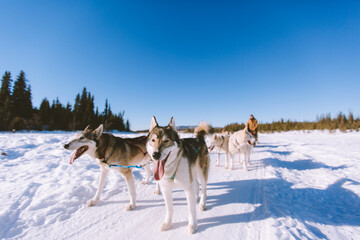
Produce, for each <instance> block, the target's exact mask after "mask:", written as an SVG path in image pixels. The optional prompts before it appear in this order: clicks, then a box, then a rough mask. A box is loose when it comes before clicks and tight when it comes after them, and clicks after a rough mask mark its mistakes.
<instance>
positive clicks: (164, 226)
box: [160, 222, 172, 232]
mask: <svg viewBox="0 0 360 240" xmlns="http://www.w3.org/2000/svg"><path fill="white" fill-rule="evenodd" d="M170 228H172V223H166V222H164V223H163V224H161V228H160V230H161V231H162V232H164V231H167V230H169V229H170Z"/></svg>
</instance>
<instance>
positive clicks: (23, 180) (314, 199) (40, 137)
mask: <svg viewBox="0 0 360 240" xmlns="http://www.w3.org/2000/svg"><path fill="white" fill-rule="evenodd" d="M74 135H75V134H74V133H61V132H60V133H16V134H12V133H1V134H0V152H1V153H3V152H6V154H7V156H4V155H1V156H0V192H1V194H0V202H1V204H0V239H49V240H50V239H137V240H141V239H146V240H149V239H184V238H185V239H207V240H210V239H224V237H225V236H226V239H359V236H360V185H359V183H360V147H359V146H360V133H357V132H350V133H340V132H336V133H329V132H320V131H315V132H312V133H303V132H288V133H274V134H263V135H260V136H259V140H260V143H259V145H258V146H257V147H256V148H255V149H254V153H253V155H252V163H253V164H252V166H250V168H249V171H248V172H244V171H243V169H241V167H240V165H239V164H238V163H237V164H236V168H235V170H226V169H224V168H223V167H219V168H216V167H215V160H216V155H215V154H213V153H212V154H211V169H210V179H209V184H208V187H209V190H208V201H207V205H208V210H207V211H205V212H198V232H197V233H196V234H194V235H192V236H190V235H189V234H188V233H187V228H186V225H187V205H186V201H185V195H184V193H183V192H182V191H180V190H175V191H174V193H173V197H174V204H175V206H174V211H175V215H174V219H173V220H174V226H173V229H171V230H170V231H168V232H160V231H159V228H160V224H161V222H162V220H163V217H164V214H165V207H164V201H163V198H162V196H157V195H154V194H153V191H154V186H155V185H154V182H152V183H151V184H149V185H142V184H140V181H141V179H142V174H145V173H144V171H143V170H136V171H135V172H134V175H135V178H136V185H137V193H138V195H137V208H136V209H135V210H133V211H126V210H125V205H126V204H127V203H128V201H129V197H128V192H127V188H126V185H125V182H124V180H123V178H122V177H121V176H120V175H118V174H117V173H115V172H114V173H110V174H109V177H108V180H107V182H106V185H105V189H104V193H103V196H102V201H101V202H99V204H98V205H96V206H94V207H86V205H85V204H86V202H87V200H89V199H90V198H92V197H93V195H94V194H95V191H96V187H97V179H98V173H99V168H98V166H97V165H96V164H94V163H93V162H92V160H90V158H88V157H87V156H83V157H81V158H80V159H78V160H76V162H75V163H74V164H73V165H69V157H70V154H71V153H70V152H69V151H65V150H64V149H63V148H62V146H63V144H64V143H65V142H67V141H68V140H69V139H71V138H72V137H73V136H74ZM117 135H121V134H117ZM122 136H125V135H122ZM127 136H129V135H127ZM131 136H135V135H131ZM223 159H224V156H222V162H221V163H222V166H223V164H224V161H223Z"/></svg>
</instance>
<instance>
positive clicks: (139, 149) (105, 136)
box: [64, 124, 151, 210]
mask: <svg viewBox="0 0 360 240" xmlns="http://www.w3.org/2000/svg"><path fill="white" fill-rule="evenodd" d="M64 148H65V149H67V150H75V151H74V152H73V154H72V155H71V158H70V164H72V163H73V162H74V161H75V159H77V158H79V157H80V156H81V155H83V154H84V153H86V154H87V155H89V156H90V157H91V158H93V159H94V160H96V161H97V164H99V166H100V178H99V186H98V189H97V191H96V194H95V196H94V198H92V199H90V200H89V201H88V202H87V206H94V205H95V204H97V203H98V201H99V199H100V196H101V192H102V190H103V187H104V183H105V180H106V176H107V175H108V172H109V170H110V167H109V165H111V164H114V165H123V166H130V165H137V164H140V163H146V161H147V160H150V157H149V155H148V154H147V152H146V137H145V136H143V137H137V138H120V137H116V136H114V135H112V134H110V133H103V125H102V124H101V125H100V126H99V127H98V128H97V129H95V130H90V129H89V126H88V127H86V128H85V130H84V131H83V132H81V133H79V134H78V136H77V137H76V138H75V139H73V140H72V141H70V142H69V143H67V144H65V145H64ZM144 167H145V169H146V172H147V177H146V179H145V180H144V181H143V182H142V183H144V184H146V183H147V182H148V181H149V179H150V176H151V170H150V167H149V165H146V166H144ZM111 169H113V170H115V171H118V172H120V173H122V174H123V175H124V178H125V181H126V184H127V187H128V190H129V193H130V204H129V205H127V207H126V209H127V210H132V209H134V208H135V207H136V189H135V181H134V176H133V174H132V169H131V168H129V169H127V168H123V167H112V168H111Z"/></svg>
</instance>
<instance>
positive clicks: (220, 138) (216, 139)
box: [209, 134, 230, 168]
mask: <svg viewBox="0 0 360 240" xmlns="http://www.w3.org/2000/svg"><path fill="white" fill-rule="evenodd" d="M229 139H230V136H229V135H218V134H215V135H214V136H213V137H212V138H211V140H210V144H209V150H210V151H212V150H213V149H214V148H216V151H217V159H216V167H219V166H220V152H221V151H224V152H225V168H228V161H229Z"/></svg>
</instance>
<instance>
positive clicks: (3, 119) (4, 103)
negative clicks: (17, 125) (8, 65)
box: [0, 72, 12, 130]
mask: <svg viewBox="0 0 360 240" xmlns="http://www.w3.org/2000/svg"><path fill="white" fill-rule="evenodd" d="M11 82H12V79H11V74H10V72H5V74H4V75H3V78H2V80H1V89H0V130H9V123H10V117H11V115H10V111H11V105H10V104H11V90H10V89H11Z"/></svg>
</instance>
